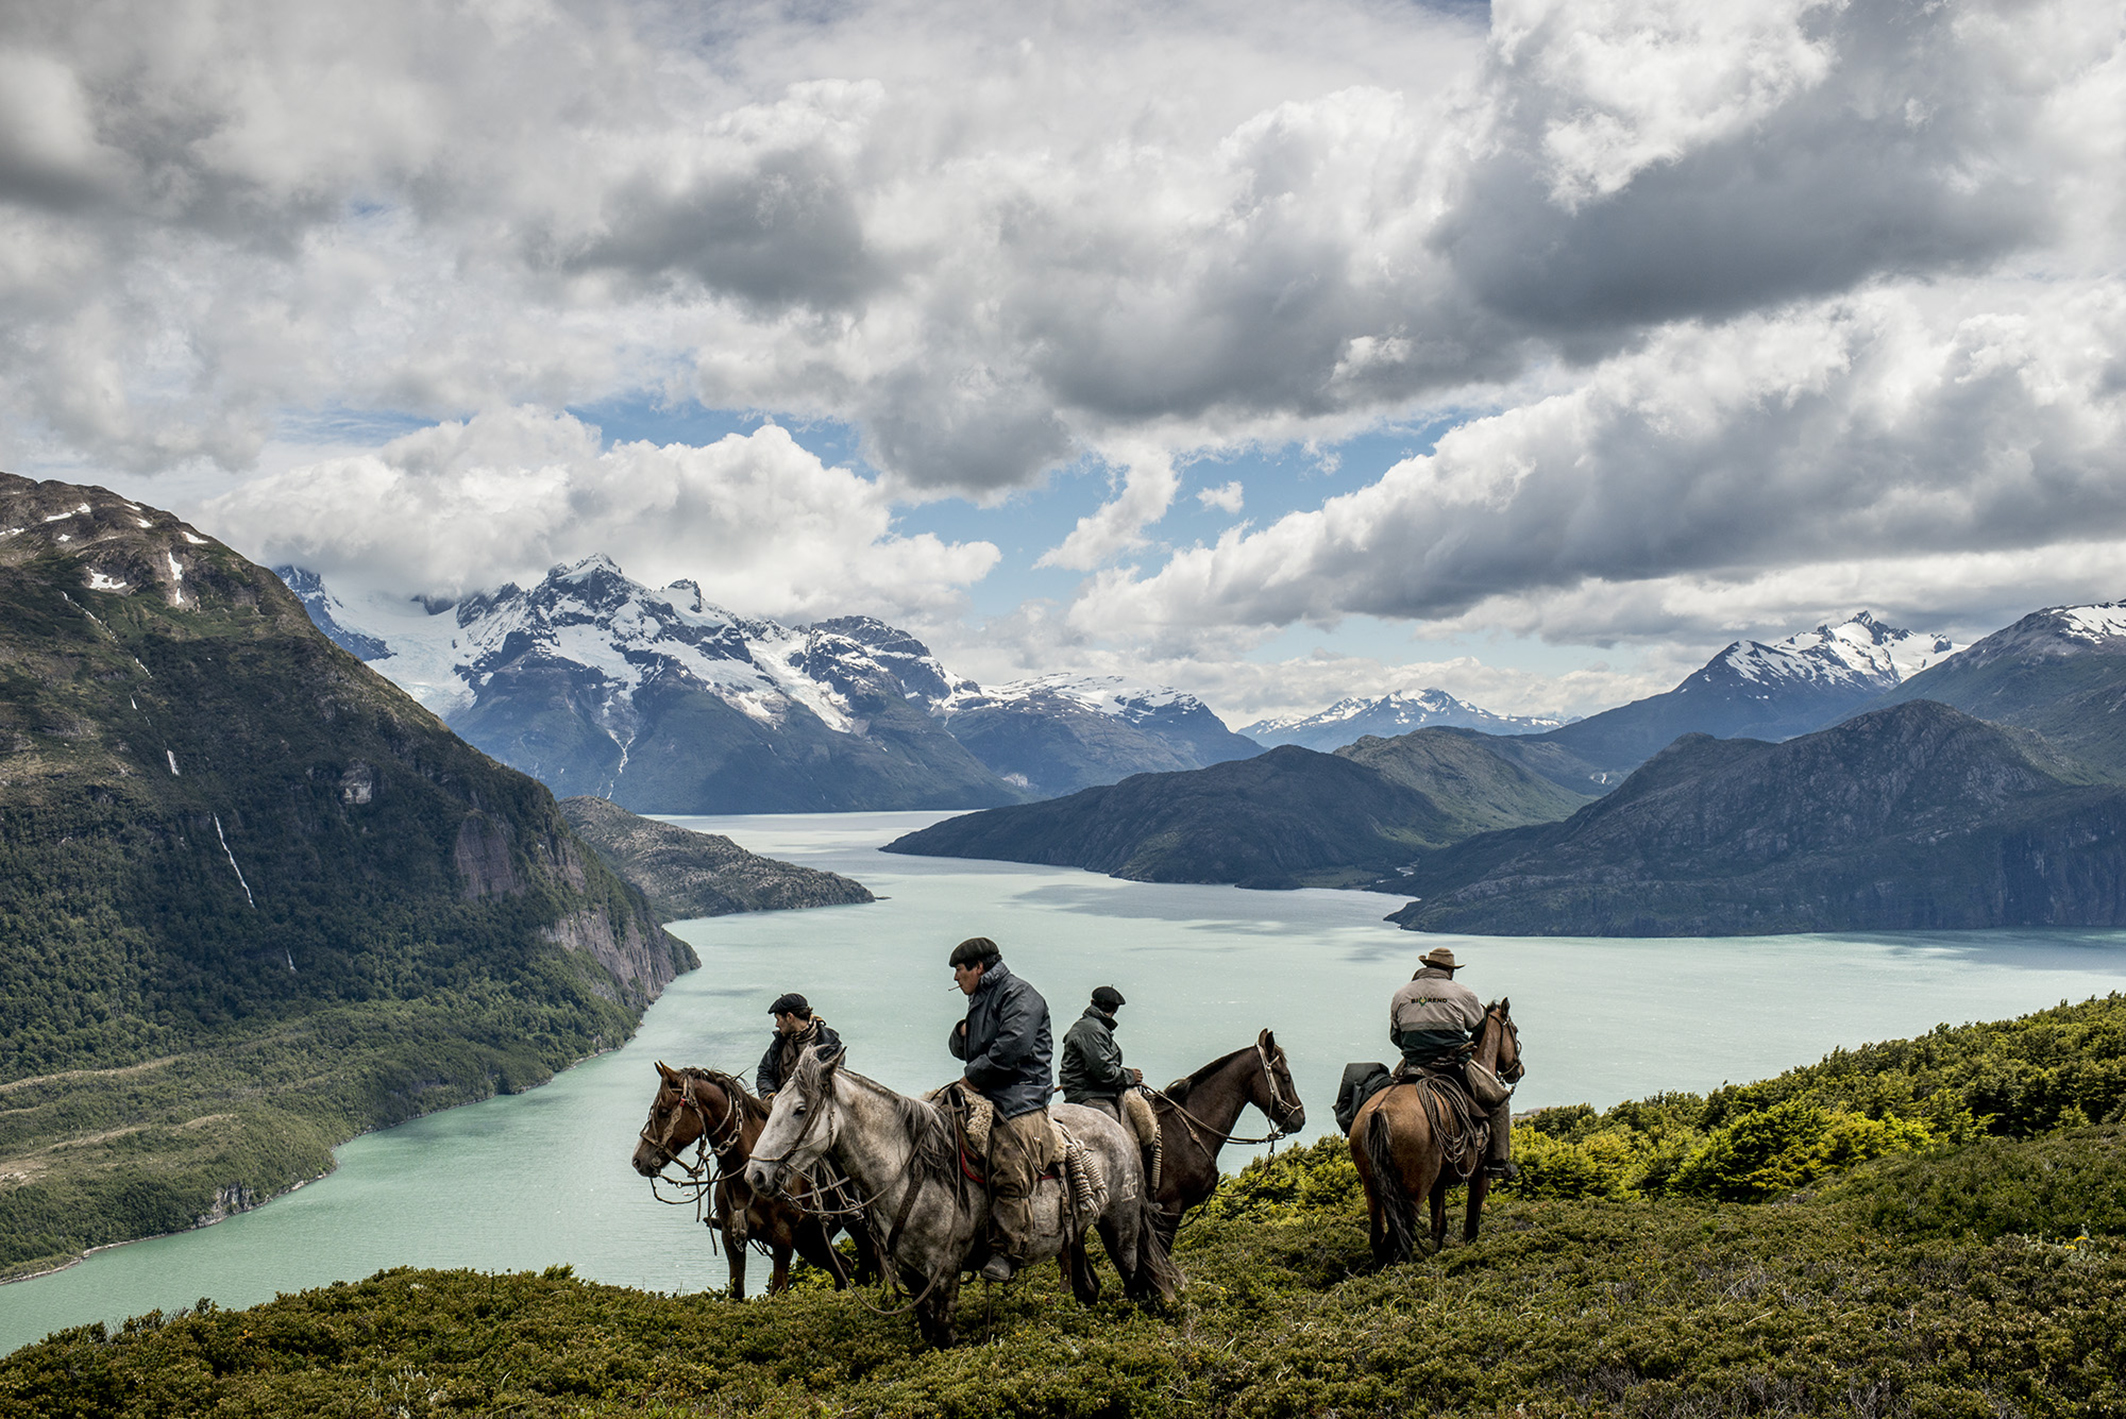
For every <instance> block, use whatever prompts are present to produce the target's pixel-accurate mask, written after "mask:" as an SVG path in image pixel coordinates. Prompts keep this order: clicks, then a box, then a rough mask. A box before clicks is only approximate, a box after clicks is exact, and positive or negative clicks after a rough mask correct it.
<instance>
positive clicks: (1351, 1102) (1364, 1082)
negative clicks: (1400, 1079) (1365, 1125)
mask: <svg viewBox="0 0 2126 1419" xmlns="http://www.w3.org/2000/svg"><path fill="white" fill-rule="evenodd" d="M1392 1078H1393V1076H1391V1075H1390V1074H1389V1073H1388V1066H1387V1065H1385V1064H1381V1063H1379V1062H1378V1061H1375V1060H1362V1061H1360V1062H1359V1063H1357V1064H1347V1065H1345V1066H1344V1077H1343V1080H1342V1082H1340V1083H1339V1084H1337V1086H1336V1126H1337V1127H1338V1128H1340V1129H1342V1130H1343V1131H1344V1132H1345V1133H1346V1134H1348V1133H1349V1132H1350V1131H1351V1124H1352V1121H1353V1120H1355V1119H1356V1118H1357V1117H1358V1111H1359V1110H1360V1109H1362V1108H1364V1107H1365V1103H1366V1100H1368V1099H1370V1098H1372V1097H1373V1096H1374V1095H1375V1094H1377V1093H1379V1092H1380V1091H1381V1090H1382V1089H1385V1088H1387V1087H1388V1085H1389V1083H1390V1082H1391V1081H1392Z"/></svg>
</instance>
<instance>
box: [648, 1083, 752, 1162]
mask: <svg viewBox="0 0 2126 1419" xmlns="http://www.w3.org/2000/svg"><path fill="white" fill-rule="evenodd" d="M722 1077H723V1076H720V1075H717V1074H714V1073H705V1072H703V1071H701V1070H689V1071H682V1070H677V1069H671V1068H667V1067H666V1065H665V1063H664V1061H662V1060H659V1061H658V1062H657V1097H656V1098H654V1099H652V1100H650V1116H649V1118H647V1119H646V1120H644V1121H643V1125H642V1132H641V1134H640V1135H639V1136H638V1138H637V1141H636V1143H635V1156H634V1158H633V1159H632V1160H631V1161H632V1162H633V1163H634V1165H635V1171H636V1172H638V1173H640V1174H642V1175H643V1176H644V1177H646V1178H654V1177H656V1176H657V1175H658V1174H659V1173H661V1172H663V1171H664V1170H665V1168H666V1167H668V1166H669V1165H670V1164H671V1163H672V1162H673V1161H674V1160H675V1159H677V1158H679V1157H681V1156H682V1155H683V1154H685V1152H686V1150H687V1149H689V1148H692V1147H693V1146H694V1145H695V1144H696V1143H698V1142H700V1141H701V1137H702V1134H703V1133H704V1132H706V1133H709V1134H710V1135H711V1136H710V1138H709V1145H710V1146H711V1147H718V1146H720V1145H719V1143H718V1139H719V1138H721V1137H722V1131H726V1130H727V1129H728V1124H727V1122H726V1121H727V1119H728V1118H729V1116H730V1115H731V1113H732V1110H733V1106H734V1102H735V1101H734V1099H733V1096H732V1092H731V1090H730V1089H729V1088H727V1087H726V1086H725V1085H723V1084H722V1083H721V1082H719V1081H720V1080H721V1078H722Z"/></svg>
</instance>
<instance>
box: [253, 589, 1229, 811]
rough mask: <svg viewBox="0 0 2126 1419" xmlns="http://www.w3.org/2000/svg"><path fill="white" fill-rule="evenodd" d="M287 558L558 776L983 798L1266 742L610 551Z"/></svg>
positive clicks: (631, 803)
mask: <svg viewBox="0 0 2126 1419" xmlns="http://www.w3.org/2000/svg"><path fill="white" fill-rule="evenodd" d="M279 570H280V574H281V576H282V577H283V578H284V579H285V580H286V581H287V582H288V584H289V585H290V587H291V588H293V589H295V590H296V591H297V592H298V593H299V594H300V595H302V596H303V599H304V602H305V604H306V606H308V608H309V609H310V612H311V615H312V617H313V618H314V619H315V620H316V621H317V624H318V625H319V627H320V628H321V629H323V630H324V631H325V632H326V633H327V634H328V635H331V636H333V637H335V638H336V639H337V640H339V642H340V643H341V644H342V645H345V646H347V647H348V649H350V650H351V651H353V652H354V653H355V654H357V655H362V656H364V657H365V658H367V659H368V661H369V662H370V664H372V665H373V666H374V667H375V668H376V669H377V670H379V671H381V672H382V673H384V674H386V675H388V676H390V677H391V678H392V679H394V680H395V681H397V682H398V683H399V684H400V685H401V686H403V687H404V688H405V689H406V690H407V692H408V693H410V694H412V695H414V696H415V697H416V698H418V699H420V700H421V701H422V702H423V703H424V704H427V705H428V706H429V707H430V708H431V709H433V710H435V711H436V712H437V713H438V714H440V715H442V716H444V717H445V719H446V720H447V721H448V722H449V723H450V725H451V727H452V728H453V729H455V730H457V731H458V733H460V734H462V735H463V736H464V737H465V738H466V739H467V740H468V741H470V742H471V743H473V744H475V745H477V746H479V747H480V748H482V749H485V750H486V751H487V752H488V753H490V754H493V755H494V756H495V757H496V758H498V759H500V760H502V761H503V762H504V763H507V764H511V765H513V766H515V767H517V768H520V769H522V770H523V771H525V772H526V773H530V774H533V775H535V776H537V777H538V778H540V779H541V780H542V781H543V782H545V783H546V784H547V785H548V786H549V787H551V788H552V789H553V790H554V791H555V792H556V793H558V794H593V795H597V796H601V797H607V798H610V799H612V800H613V801H614V802H616V803H620V804H622V805H624V806H626V807H628V808H630V809H633V810H635V811H639V812H661V813H757V812H817V811H836V810H856V809H912V808H956V807H980V806H987V805H993V804H1004V803H1012V802H1018V801H1022V800H1025V799H1027V798H1030V797H1038V796H1048V795H1052V794H1056V793H1063V792H1069V791H1072V790H1074V789H1077V788H1080V787H1083V786H1085V785H1086V784H1088V783H1106V782H1113V781H1114V780H1115V779H1118V778H1121V777H1123V776H1125V775H1126V774H1129V773H1133V772H1139V771H1142V770H1146V769H1188V768H1197V767H1201V766H1203V765H1205V764H1209V763H1216V762H1221V761H1223V760H1225V759H1231V758H1236V757H1241V756H1245V755H1249V754H1253V753H1255V752H1257V746H1256V745H1255V744H1253V743H1251V742H1250V741H1248V740H1246V739H1243V738H1240V737H1239V736H1237V735H1234V734H1232V733H1231V732H1230V731H1229V730H1227V729H1226V727H1225V725H1224V723H1223V722H1222V721H1220V720H1219V719H1218V718H1217V716H1216V715H1214V714H1212V713H1211V711H1210V710H1209V709H1208V708H1207V707H1205V706H1204V704H1203V703H1202V702H1201V701H1200V700H1198V699H1196V698H1195V697H1194V696H1191V695H1186V694H1182V693H1180V692H1178V691H1174V690H1170V689H1163V688H1158V687H1150V686H1140V685H1135V684H1132V683H1130V682H1126V681H1122V680H1119V679H1114V678H1108V679H1089V678H1074V677H1044V678H1039V679H1034V680H1029V681H1024V682H1021V683H1017V684H1012V685H1004V686H996V687H990V688H986V689H985V688H984V687H982V686H980V685H978V684H976V683H974V682H973V681H971V680H968V679H966V678H964V677H962V676H958V675H955V674H953V673H952V672H951V671H949V670H948V669H946V667H945V666H943V665H942V664H941V663H939V661H938V659H937V658H936V657H935V656H934V655H932V654H931V652H930V650H929V649H928V648H927V647H926V646H924V645H923V643H922V642H921V641H919V640H917V639H916V638H915V637H913V636H911V635H909V634H908V633H907V632H905V631H902V630H899V629H897V628H895V627H893V626H889V625H886V624H885V623H883V622H881V621H877V620H874V619H871V618H869V617H861V616H844V617H836V618H833V619H829V620H824V621H821V622H818V623H816V624H813V625H809V626H794V627H793V626H784V625H782V624H780V623H778V622H775V621H771V620H765V619H760V618H750V617H743V616H738V615H735V614H733V613H731V612H728V611H725V610H723V609H721V608H719V607H716V606H713V605H710V604H709V603H707V602H706V601H704V600H703V599H702V596H701V592H700V589H699V588H698V587H697V586H696V585H695V584H694V583H692V582H685V581H682V582H675V583H673V584H672V585H670V586H666V587H663V588H660V589H655V590H653V589H651V588H649V587H646V586H644V585H642V584H640V583H638V582H635V581H632V580H630V579H629V578H628V577H627V576H626V575H625V574H624V573H623V572H622V571H621V569H620V568H619V567H618V566H617V565H615V564H614V563H613V562H612V561H611V560H610V559H608V558H605V557H591V558H587V559H585V560H584V561H581V562H577V563H574V564H571V565H569V566H564V567H556V568H554V569H553V571H552V572H550V573H549V574H548V575H547V577H546V578H545V579H544V580H543V581H541V582H540V583H539V584H538V585H536V586H534V587H531V588H529V589H525V588H520V587H517V586H515V585H507V586H503V587H500V588H498V589H496V590H493V591H489V592H482V593H479V594H476V595H473V596H469V597H466V598H464V599H463V600H461V601H457V602H455V603H451V604H447V605H446V604H444V603H440V602H436V601H432V600H428V601H424V600H422V599H419V598H405V597H396V596H385V595H378V596H371V597H367V598H363V599H359V600H358V601H357V602H356V603H354V604H353V605H350V604H349V603H347V602H345V601H343V600H341V599H340V598H339V597H337V596H335V595H334V594H333V593H332V592H331V591H330V590H329V589H328V588H326V587H325V585H324V584H323V582H322V581H321V580H320V579H319V578H317V577H316V576H315V575H313V574H312V573H309V572H307V571H305V570H303V569H301V568H296V567H283V568H280V569H279Z"/></svg>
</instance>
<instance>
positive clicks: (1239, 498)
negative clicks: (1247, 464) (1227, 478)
mask: <svg viewBox="0 0 2126 1419" xmlns="http://www.w3.org/2000/svg"><path fill="white" fill-rule="evenodd" d="M1196 501H1197V502H1199V503H1202V504H1203V505H1204V506H1205V507H1207V508H1209V507H1214V508H1216V509H1218V510H1219V511H1220V512H1223V513H1228V514H1232V513H1238V512H1239V511H1240V508H1241V505H1242V504H1243V503H1244V502H1246V501H1247V492H1246V490H1245V489H1243V488H1242V487H1241V486H1240V483H1239V480H1237V479H1236V480H1234V481H1233V482H1230V483H1221V484H1220V485H1219V486H1217V487H1215V488H1198V489H1197V490H1196Z"/></svg>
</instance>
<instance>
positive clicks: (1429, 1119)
mask: <svg viewBox="0 0 2126 1419" xmlns="http://www.w3.org/2000/svg"><path fill="white" fill-rule="evenodd" d="M1511 1009H1512V1006H1511V1002H1510V1001H1507V1000H1500V1001H1498V1002H1497V1003H1495V1004H1493V1005H1489V1006H1487V1007H1485V1010H1484V1020H1483V1023H1482V1024H1481V1025H1479V1026H1478V1027H1477V1036H1476V1056H1475V1058H1476V1062H1477V1063H1479V1064H1481V1065H1483V1066H1484V1067H1485V1068H1487V1069H1489V1070H1491V1071H1492V1072H1493V1073H1494V1074H1497V1075H1498V1076H1499V1077H1500V1078H1502V1079H1505V1080H1507V1081H1508V1082H1511V1081H1513V1080H1516V1079H1519V1078H1520V1077H1521V1036H1520V1031H1519V1030H1517V1029H1516V1028H1515V1027H1514V1024H1513V1016H1512V1013H1511ZM1461 1092H1462V1091H1461V1090H1460V1089H1459V1088H1457V1087H1456V1086H1454V1085H1451V1084H1447V1083H1445V1082H1444V1081H1441V1080H1438V1079H1433V1078H1430V1077H1429V1076H1424V1075H1420V1076H1418V1077H1417V1078H1416V1079H1415V1080H1414V1081H1411V1082H1407V1083H1398V1084H1393V1085H1390V1086H1389V1087H1387V1088H1385V1089H1382V1090H1381V1091H1380V1092H1379V1093H1377V1094H1375V1095H1374V1096H1373V1097H1372V1098H1370V1099H1368V1100H1366V1102H1365V1103H1364V1105H1362V1106H1361V1107H1360V1108H1359V1110H1358V1115H1357V1117H1356V1118H1354V1119H1352V1121H1351V1157H1352V1160H1353V1161H1354V1162H1356V1163H1357V1164H1358V1177H1359V1181H1361V1182H1362V1183H1364V1184H1365V1188H1366V1203H1367V1206H1368V1207H1369V1209H1370V1210H1371V1212H1372V1241H1373V1259H1374V1260H1375V1261H1376V1262H1378V1263H1379V1264H1381V1265H1383V1266H1387V1265H1392V1264H1394V1263H1396V1262H1403V1261H1408V1260H1410V1259H1411V1258H1412V1257H1413V1256H1414V1255H1416V1252H1417V1218H1416V1212H1415V1207H1414V1202H1415V1199H1417V1198H1420V1197H1424V1196H1427V1195H1429V1196H1430V1197H1431V1200H1432V1251H1433V1254H1434V1255H1437V1254H1438V1253H1439V1251H1440V1250H1441V1248H1443V1247H1445V1246H1446V1244H1447V1189H1448V1188H1449V1187H1450V1186H1452V1185H1453V1184H1454V1183H1456V1182H1467V1183H1468V1184H1469V1208H1468V1214H1467V1217H1466V1219H1465V1220H1464V1222H1463V1224H1462V1241H1463V1242H1464V1243H1468V1242H1473V1241H1475V1240H1476V1227H1477V1222H1478V1219H1480V1218H1481V1217H1482V1216H1483V1214H1484V1198H1485V1197H1486V1196H1487V1195H1488V1194H1489V1193H1490V1191H1491V1179H1490V1178H1489V1177H1487V1176H1486V1175H1485V1173H1484V1159H1483V1156H1482V1150H1481V1149H1479V1148H1476V1147H1474V1146H1473V1144H1472V1140H1471V1138H1470V1135H1469V1134H1468V1133H1467V1132H1465V1131H1464V1130H1462V1129H1461V1128H1460V1127H1459V1126H1457V1125H1456V1124H1455V1122H1454V1120H1455V1119H1456V1117H1457V1112H1458V1111H1457V1109H1456V1106H1455V1102H1454V1096H1455V1095H1459V1094H1460V1093H1461ZM1450 1128H1451V1129H1452V1133H1451V1134H1450V1133H1449V1132H1448V1130H1449V1129H1450Z"/></svg>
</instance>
